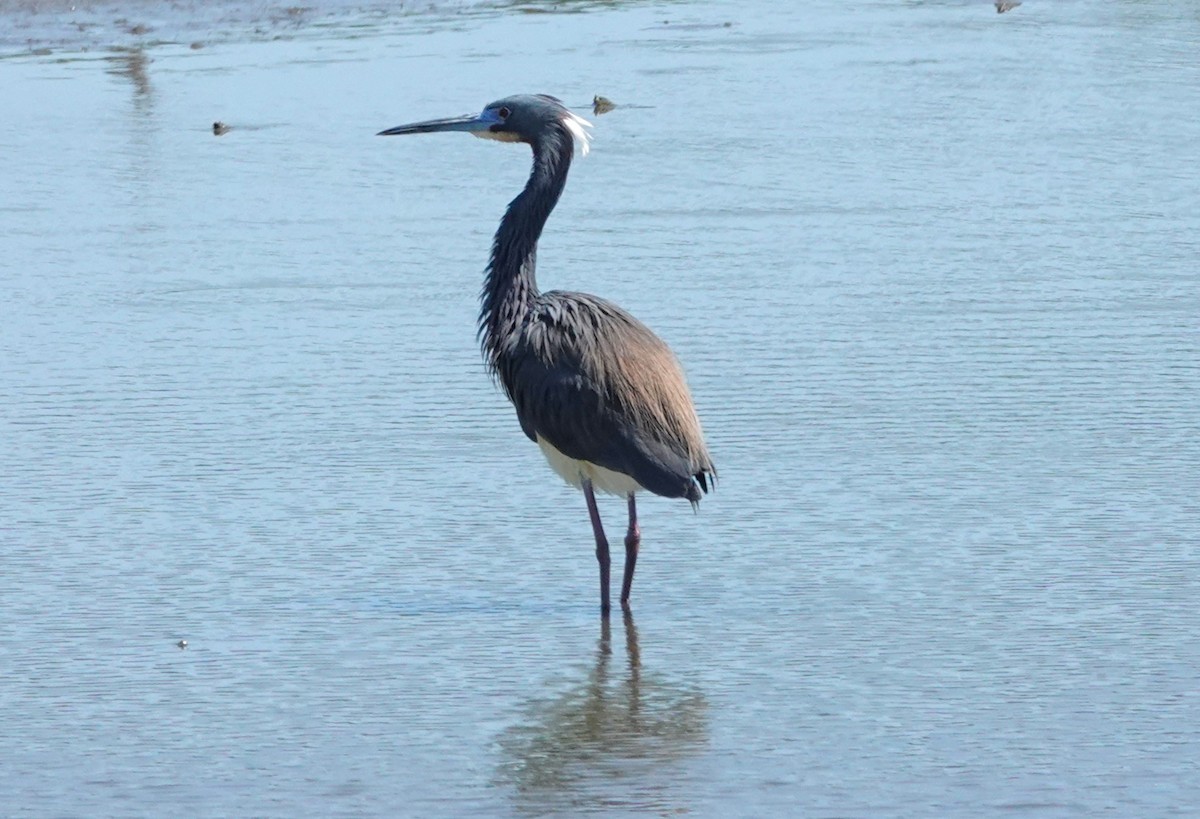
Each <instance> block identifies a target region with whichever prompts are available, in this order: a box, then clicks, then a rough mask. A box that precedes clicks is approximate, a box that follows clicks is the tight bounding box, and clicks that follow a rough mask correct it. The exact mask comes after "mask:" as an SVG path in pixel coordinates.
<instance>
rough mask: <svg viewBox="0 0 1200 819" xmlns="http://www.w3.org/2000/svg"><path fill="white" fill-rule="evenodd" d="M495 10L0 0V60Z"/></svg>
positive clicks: (243, 1)
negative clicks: (22, 56)
mask: <svg viewBox="0 0 1200 819" xmlns="http://www.w3.org/2000/svg"><path fill="white" fill-rule="evenodd" d="M499 7H500V4H497V3H480V2H469V0H441V1H440V2H436V3H435V2H396V3H363V2H343V0H321V2H318V3H311V2H305V3H295V2H291V3H289V2H272V3H261V2H248V0H216V2H206V1H205V0H182V1H180V0H175V1H174V2H161V0H156V1H154V2H151V1H150V0H147V1H146V2H141V0H125V1H124V2H86V0H79V1H78V2H71V0H46V1H45V2H40V0H0V57H14V56H21V55H35V56H46V55H50V54H60V53H78V52H88V51H95V50H106V49H114V48H121V49H125V48H139V47H141V48H144V47H148V46H154V45H167V44H183V45H190V46H191V47H193V48H203V47H205V46H207V45H214V44H219V43H224V42H231V41H242V40H273V39H291V38H295V37H302V36H313V35H318V34H321V33H329V32H331V31H332V32H343V31H344V30H345V29H347V28H361V27H366V28H368V29H375V28H386V27H388V26H389V25H395V24H397V23H398V21H401V20H403V19H405V18H409V17H412V16H414V15H456V14H464V13H471V12H473V11H479V10H485V9H488V8H492V9H495V8H499Z"/></svg>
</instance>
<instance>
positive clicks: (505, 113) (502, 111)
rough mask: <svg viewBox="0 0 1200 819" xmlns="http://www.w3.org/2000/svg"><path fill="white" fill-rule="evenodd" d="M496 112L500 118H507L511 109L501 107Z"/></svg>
mask: <svg viewBox="0 0 1200 819" xmlns="http://www.w3.org/2000/svg"><path fill="white" fill-rule="evenodd" d="M496 113H497V114H499V115H500V119H508V115H509V114H511V113H512V111H510V110H508V109H507V108H501V109H500V110H499V111H497V112H496Z"/></svg>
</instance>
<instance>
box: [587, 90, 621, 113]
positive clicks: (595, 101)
mask: <svg viewBox="0 0 1200 819" xmlns="http://www.w3.org/2000/svg"><path fill="white" fill-rule="evenodd" d="M616 107H617V104H616V103H615V102H613V101H612V100H610V99H609V98H608V97H602V96H600V95H599V94H597V95H596V96H594V97H592V113H593V114H595V115H596V116H599V115H600V114H607V113H608V112H609V111H611V110H612V109H614V108H616Z"/></svg>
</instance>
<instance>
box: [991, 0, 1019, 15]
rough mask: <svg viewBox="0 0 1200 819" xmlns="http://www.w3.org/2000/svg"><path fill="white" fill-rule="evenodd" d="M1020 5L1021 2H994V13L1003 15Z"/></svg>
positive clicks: (1006, 0)
mask: <svg viewBox="0 0 1200 819" xmlns="http://www.w3.org/2000/svg"><path fill="white" fill-rule="evenodd" d="M1019 5H1021V0H996V13H997V14H1003V13H1004V12H1006V11H1012V10H1013V9H1015V8H1016V7H1017V6H1019Z"/></svg>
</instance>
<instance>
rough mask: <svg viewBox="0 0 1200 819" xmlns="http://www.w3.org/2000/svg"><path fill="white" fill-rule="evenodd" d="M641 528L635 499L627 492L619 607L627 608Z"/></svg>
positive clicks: (640, 539) (640, 540)
mask: <svg viewBox="0 0 1200 819" xmlns="http://www.w3.org/2000/svg"><path fill="white" fill-rule="evenodd" d="M641 543H642V530H641V529H639V528H638V522H637V501H636V500H634V498H633V493H632V492H630V493H629V531H628V532H626V533H625V580H624V582H622V583H621V608H624V609H628V608H629V590H630V588H631V587H632V586H633V570H634V568H635V567H636V566H637V555H638V546H640V545H641Z"/></svg>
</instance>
